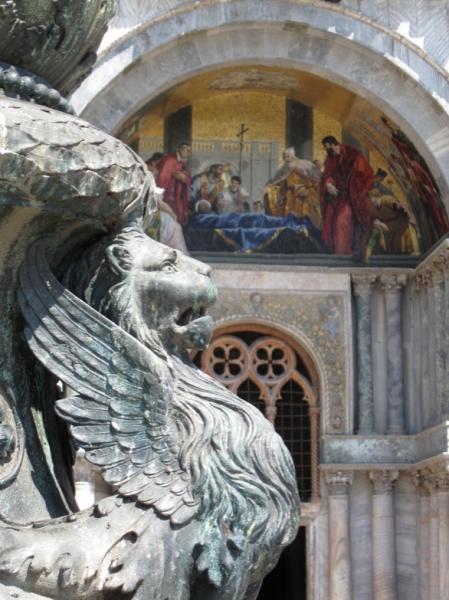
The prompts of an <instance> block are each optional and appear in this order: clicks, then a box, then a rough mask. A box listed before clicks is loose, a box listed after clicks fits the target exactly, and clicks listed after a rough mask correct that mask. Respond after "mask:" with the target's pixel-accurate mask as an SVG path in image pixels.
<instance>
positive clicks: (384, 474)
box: [368, 469, 399, 494]
mask: <svg viewBox="0 0 449 600" xmlns="http://www.w3.org/2000/svg"><path fill="white" fill-rule="evenodd" d="M368 476H369V478H370V480H371V481H372V483H373V486H374V493H375V494H389V493H390V492H391V491H392V490H393V486H394V484H395V482H396V480H397V479H398V477H399V471H397V470H395V471H390V470H387V469H385V470H381V471H370V472H369V473H368Z"/></svg>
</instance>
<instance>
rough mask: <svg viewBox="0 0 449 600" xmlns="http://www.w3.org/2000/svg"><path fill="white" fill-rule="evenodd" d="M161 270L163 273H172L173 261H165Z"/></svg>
mask: <svg viewBox="0 0 449 600" xmlns="http://www.w3.org/2000/svg"><path fill="white" fill-rule="evenodd" d="M161 271H164V273H174V272H175V271H176V267H175V265H174V264H173V263H171V262H166V263H164V264H163V265H162V268H161Z"/></svg>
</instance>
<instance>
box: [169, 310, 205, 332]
mask: <svg viewBox="0 0 449 600" xmlns="http://www.w3.org/2000/svg"><path fill="white" fill-rule="evenodd" d="M205 314H206V308H205V307H204V306H200V307H199V308H197V307H194V306H191V307H190V308H188V309H186V310H185V311H184V312H182V313H181V315H180V316H179V318H178V319H177V321H176V325H179V326H180V327H183V326H184V325H188V324H189V323H191V322H192V321H195V320H196V319H200V318H201V317H204V315H205Z"/></svg>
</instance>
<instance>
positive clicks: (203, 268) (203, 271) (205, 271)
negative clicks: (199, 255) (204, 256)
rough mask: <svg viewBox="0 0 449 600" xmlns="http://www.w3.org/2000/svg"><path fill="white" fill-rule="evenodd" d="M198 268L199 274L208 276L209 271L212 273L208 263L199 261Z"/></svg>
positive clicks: (209, 274)
mask: <svg viewBox="0 0 449 600" xmlns="http://www.w3.org/2000/svg"><path fill="white" fill-rule="evenodd" d="M200 265H201V266H200V268H199V269H198V272H199V273H200V274H201V275H205V276H206V277H210V276H211V273H212V269H211V267H209V265H205V264H204V263H200Z"/></svg>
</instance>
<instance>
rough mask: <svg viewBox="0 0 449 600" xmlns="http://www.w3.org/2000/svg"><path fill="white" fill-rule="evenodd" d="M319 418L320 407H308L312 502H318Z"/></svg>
mask: <svg viewBox="0 0 449 600" xmlns="http://www.w3.org/2000/svg"><path fill="white" fill-rule="evenodd" d="M319 417H320V407H319V406H315V405H312V406H310V405H309V419H310V442H311V448H310V466H311V469H312V498H311V500H312V502H314V501H317V500H319V497H320V489H319V488H320V483H319V460H320V458H319V456H318V438H319Z"/></svg>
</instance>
